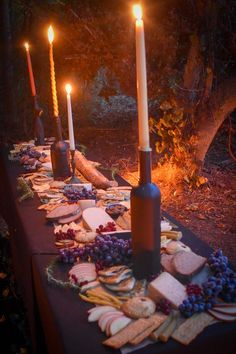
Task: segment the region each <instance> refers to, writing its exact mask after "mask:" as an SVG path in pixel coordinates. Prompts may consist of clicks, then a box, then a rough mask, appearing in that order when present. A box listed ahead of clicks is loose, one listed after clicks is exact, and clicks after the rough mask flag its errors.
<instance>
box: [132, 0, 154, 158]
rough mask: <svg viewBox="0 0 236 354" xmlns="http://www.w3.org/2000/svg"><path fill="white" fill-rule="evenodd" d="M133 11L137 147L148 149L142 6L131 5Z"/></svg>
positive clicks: (143, 149) (142, 149)
mask: <svg viewBox="0 0 236 354" xmlns="http://www.w3.org/2000/svg"><path fill="white" fill-rule="evenodd" d="M133 13H134V16H135V18H136V21H135V33H136V72H137V93H138V131H139V149H140V150H141V151H149V150H150V142H149V126H148V99H147V73H146V52H145V37H144V24H143V20H142V7H141V6H140V5H134V6H133Z"/></svg>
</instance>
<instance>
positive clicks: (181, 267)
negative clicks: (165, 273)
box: [172, 251, 207, 276]
mask: <svg viewBox="0 0 236 354" xmlns="http://www.w3.org/2000/svg"><path fill="white" fill-rule="evenodd" d="M206 261H207V259H206V258H205V257H202V256H199V255H197V254H196V253H193V252H185V251H181V252H178V253H176V254H175V256H174V257H173V259H172V265H173V268H174V269H175V271H176V273H178V274H180V275H183V276H193V275H194V274H196V273H198V272H199V271H200V270H201V269H202V267H203V266H204V265H205V263H206Z"/></svg>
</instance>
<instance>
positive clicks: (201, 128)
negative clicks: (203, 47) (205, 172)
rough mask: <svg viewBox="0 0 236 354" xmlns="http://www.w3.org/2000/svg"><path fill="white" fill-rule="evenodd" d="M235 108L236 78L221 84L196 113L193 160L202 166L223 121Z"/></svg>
mask: <svg viewBox="0 0 236 354" xmlns="http://www.w3.org/2000/svg"><path fill="white" fill-rule="evenodd" d="M235 108H236V76H233V77H232V78H229V79H227V80H225V81H224V82H222V84H220V85H219V87H218V88H217V89H216V90H215V91H214V92H213V93H212V94H211V97H210V99H209V100H208V102H207V103H206V104H204V106H203V107H202V108H201V109H200V110H199V112H198V118H199V120H197V121H198V122H199V123H197V126H196V140H195V144H194V148H195V158H196V161H197V162H198V163H199V164H203V162H204V158H205V155H206V153H207V151H208V149H209V147H210V145H211V143H212V141H213V139H214V137H215V135H216V133H217V131H218V129H219V127H220V126H221V124H222V123H223V122H224V120H225V119H226V118H227V117H228V115H229V114H230V113H231V112H233V111H234V109H235Z"/></svg>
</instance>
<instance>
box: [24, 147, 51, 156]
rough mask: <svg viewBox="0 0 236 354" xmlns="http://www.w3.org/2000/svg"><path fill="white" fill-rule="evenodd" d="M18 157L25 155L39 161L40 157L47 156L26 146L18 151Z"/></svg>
mask: <svg viewBox="0 0 236 354" xmlns="http://www.w3.org/2000/svg"><path fill="white" fill-rule="evenodd" d="M19 154H20V157H22V156H24V155H27V156H29V157H30V158H35V159H39V158H40V157H46V156H47V155H46V154H45V153H44V152H42V153H41V152H39V151H37V150H35V149H32V147H30V146H27V147H26V148H23V149H21V150H20V153H19Z"/></svg>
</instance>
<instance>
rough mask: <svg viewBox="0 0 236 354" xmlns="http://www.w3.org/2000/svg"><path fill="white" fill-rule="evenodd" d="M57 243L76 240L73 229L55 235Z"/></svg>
mask: <svg viewBox="0 0 236 354" xmlns="http://www.w3.org/2000/svg"><path fill="white" fill-rule="evenodd" d="M55 237H56V241H57V242H58V241H61V240H74V239H75V231H74V230H73V229H68V230H67V231H66V232H62V231H61V230H60V231H59V232H56V233H55Z"/></svg>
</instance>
